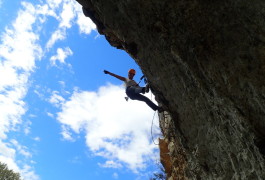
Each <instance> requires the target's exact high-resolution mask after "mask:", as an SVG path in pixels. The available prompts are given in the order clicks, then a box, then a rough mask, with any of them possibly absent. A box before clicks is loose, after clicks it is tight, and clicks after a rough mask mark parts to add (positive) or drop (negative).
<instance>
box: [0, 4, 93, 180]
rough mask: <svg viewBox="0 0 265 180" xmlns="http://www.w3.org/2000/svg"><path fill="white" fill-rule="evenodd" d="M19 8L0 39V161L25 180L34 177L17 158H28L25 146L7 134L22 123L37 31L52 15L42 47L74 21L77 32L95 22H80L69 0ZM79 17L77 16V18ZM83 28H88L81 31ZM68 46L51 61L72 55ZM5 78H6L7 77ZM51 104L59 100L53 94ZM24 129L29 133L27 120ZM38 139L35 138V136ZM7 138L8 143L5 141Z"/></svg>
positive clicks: (37, 52)
mask: <svg viewBox="0 0 265 180" xmlns="http://www.w3.org/2000/svg"><path fill="white" fill-rule="evenodd" d="M1 5H2V0H0V6H1ZM21 5H22V8H21V9H20V10H19V11H18V13H17V18H16V19H15V20H14V22H12V24H10V25H9V26H8V27H6V28H5V30H4V31H3V32H2V33H1V41H0V161H1V162H5V163H7V164H8V166H9V168H11V169H14V170H15V171H18V172H20V174H21V175H22V177H23V178H24V179H25V180H29V179H30V180H36V179H39V177H38V176H37V175H36V174H35V172H34V170H33V167H32V165H30V164H27V163H26V162H24V164H23V161H21V160H19V161H20V163H19V165H18V155H20V156H23V157H25V158H31V156H32V155H31V154H30V152H29V151H28V149H27V147H25V146H23V145H21V144H20V143H19V142H18V141H17V140H14V139H13V140H12V141H10V140H9V139H8V133H9V132H10V131H16V130H17V128H16V127H17V126H18V125H20V124H21V123H22V121H23V120H22V116H23V115H24V114H25V113H26V111H27V103H26V102H25V101H24V98H25V96H26V94H27V91H28V88H29V85H30V83H29V78H30V76H31V74H32V72H34V70H35V68H36V61H37V60H40V59H41V58H42V57H43V55H44V53H45V51H43V50H42V48H41V46H40V42H39V38H40V37H39V32H40V30H41V29H42V25H43V23H44V22H45V21H46V20H47V19H48V18H47V17H54V18H55V19H56V20H57V21H58V28H57V29H56V30H55V31H54V33H52V35H51V37H50V38H49V41H48V42H47V44H46V48H47V47H48V49H49V48H52V47H53V45H54V44H55V43H56V42H57V41H58V40H63V39H64V38H65V37H66V30H67V29H68V28H70V27H71V26H72V25H73V24H74V23H75V21H78V22H77V25H78V26H79V27H80V29H82V30H80V32H82V33H90V32H91V30H92V29H95V25H94V24H93V23H92V22H91V21H89V19H88V18H87V21H80V20H79V19H80V17H81V16H80V14H81V13H82V11H81V6H78V3H77V2H76V1H72V0H65V1H62V0H47V1H46V4H44V3H41V4H36V5H33V4H31V3H28V2H24V1H23V2H21ZM79 16H80V17H79ZM84 27H87V28H88V29H89V31H86V30H84ZM72 54H73V52H72V51H71V50H70V48H64V49H62V48H58V51H57V55H55V56H53V57H52V58H51V61H53V62H54V63H55V61H58V62H60V63H64V62H65V58H67V56H69V55H72ZM7 77H8V78H7ZM53 98H54V99H53V101H54V103H60V102H59V101H62V99H60V98H59V97H58V96H57V97H56V93H55V94H54V96H53ZM28 124H29V125H28V128H27V130H26V131H25V133H26V134H29V131H30V128H29V126H30V123H28ZM36 140H38V138H37V139H36ZM8 141H10V142H11V144H10V143H7V142H8Z"/></svg>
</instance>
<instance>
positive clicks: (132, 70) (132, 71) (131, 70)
mask: <svg viewBox="0 0 265 180" xmlns="http://www.w3.org/2000/svg"><path fill="white" fill-rule="evenodd" d="M128 73H131V74H134V75H135V74H136V71H135V70H134V69H130V70H129V71H128Z"/></svg>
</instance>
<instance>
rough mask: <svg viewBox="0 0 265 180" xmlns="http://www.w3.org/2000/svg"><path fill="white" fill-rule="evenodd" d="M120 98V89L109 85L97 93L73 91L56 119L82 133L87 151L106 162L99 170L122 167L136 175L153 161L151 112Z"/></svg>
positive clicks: (136, 103)
mask: <svg viewBox="0 0 265 180" xmlns="http://www.w3.org/2000/svg"><path fill="white" fill-rule="evenodd" d="M123 95H124V89H123V88H122V87H120V86H114V85H111V84H108V85H107V86H104V87H101V88H100V89H99V90H98V91H97V92H89V91H78V90H76V91H75V92H74V93H73V95H72V97H71V98H70V99H69V100H68V101H66V102H65V103H63V104H62V111H61V112H59V113H58V117H57V119H58V121H59V122H60V123H62V127H64V128H65V127H68V128H70V130H72V131H73V132H75V133H80V132H85V133H86V144H87V146H88V148H89V149H90V151H91V152H92V153H94V154H95V155H98V156H102V157H104V158H106V159H107V160H106V162H105V163H104V164H100V165H101V166H102V167H113V168H117V167H124V166H126V167H128V168H130V169H131V170H133V171H135V172H136V171H137V170H141V169H144V168H145V167H146V165H147V162H148V161H150V160H152V159H153V158H155V157H157V154H156V146H155V145H154V144H153V143H152V142H151V140H150V126H151V121H152V117H153V113H154V112H153V111H152V110H151V109H150V108H149V107H148V106H147V105H146V104H145V103H143V102H139V101H129V102H126V101H125V99H124V97H123ZM156 122H157V119H156ZM63 130H65V129H63ZM66 134H68V135H69V129H67V133H66ZM68 138H69V137H68Z"/></svg>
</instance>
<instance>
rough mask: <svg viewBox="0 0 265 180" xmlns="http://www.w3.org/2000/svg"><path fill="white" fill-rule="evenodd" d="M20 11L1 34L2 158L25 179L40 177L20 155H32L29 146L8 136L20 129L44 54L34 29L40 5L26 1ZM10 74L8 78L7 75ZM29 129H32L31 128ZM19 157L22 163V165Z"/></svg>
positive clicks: (0, 98) (0, 143) (0, 114)
mask: <svg viewBox="0 0 265 180" xmlns="http://www.w3.org/2000/svg"><path fill="white" fill-rule="evenodd" d="M22 6H23V8H22V9H21V10H19V11H18V16H17V18H16V20H15V21H14V22H13V23H12V24H11V26H10V27H6V28H5V31H4V32H2V34H1V43H0V147H1V148H0V161H1V162H4V163H6V164H7V165H8V167H9V168H11V169H13V170H14V171H16V172H19V173H21V175H22V178H24V179H26V180H27V179H38V178H37V176H36V175H35V172H34V170H33V169H32V168H31V166H30V165H27V164H26V163H27V162H24V161H23V159H19V160H18V155H20V156H22V157H26V158H31V154H30V153H29V152H28V150H27V148H26V147H25V146H22V145H20V144H19V142H18V141H16V140H14V139H13V140H10V143H7V142H4V141H3V140H6V141H7V140H8V132H10V131H16V130H18V129H17V126H18V125H20V124H21V123H22V119H21V117H22V115H24V114H25V112H26V111H27V105H26V103H25V102H24V101H23V99H24V97H25V95H26V93H27V90H28V86H29V83H28V79H29V76H30V74H31V72H33V71H34V69H35V62H36V60H39V59H40V58H41V56H42V49H41V47H40V46H39V44H38V40H39V37H38V35H37V34H36V32H34V30H33V26H34V24H35V23H36V20H37V18H36V16H37V14H36V12H37V11H36V9H35V7H34V6H33V5H32V4H30V3H26V2H22ZM7 77H8V78H7ZM28 130H29V129H28ZM18 161H19V165H18Z"/></svg>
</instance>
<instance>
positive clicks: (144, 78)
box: [124, 75, 147, 101]
mask: <svg viewBox="0 0 265 180" xmlns="http://www.w3.org/2000/svg"><path fill="white" fill-rule="evenodd" d="M142 80H144V83H145V84H147V79H146V77H145V75H143V76H142V77H141V78H140V81H139V82H138V83H137V85H138V86H139V84H140V83H141V82H142ZM124 98H125V100H126V101H128V100H129V99H130V98H129V97H128V96H126V97H124Z"/></svg>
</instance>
